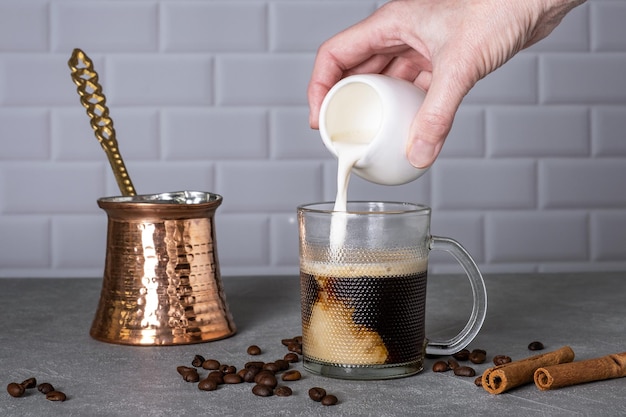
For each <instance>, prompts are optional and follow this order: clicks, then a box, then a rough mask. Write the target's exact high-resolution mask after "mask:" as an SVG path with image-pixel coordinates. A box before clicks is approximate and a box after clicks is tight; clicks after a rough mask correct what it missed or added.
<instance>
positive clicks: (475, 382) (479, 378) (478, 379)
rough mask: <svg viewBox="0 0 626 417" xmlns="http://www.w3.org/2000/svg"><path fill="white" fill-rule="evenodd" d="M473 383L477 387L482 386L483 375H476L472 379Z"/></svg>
mask: <svg viewBox="0 0 626 417" xmlns="http://www.w3.org/2000/svg"><path fill="white" fill-rule="evenodd" d="M474 385H476V386H477V387H482V386H483V377H482V375H481V376H479V377H477V378H476V379H475V380H474Z"/></svg>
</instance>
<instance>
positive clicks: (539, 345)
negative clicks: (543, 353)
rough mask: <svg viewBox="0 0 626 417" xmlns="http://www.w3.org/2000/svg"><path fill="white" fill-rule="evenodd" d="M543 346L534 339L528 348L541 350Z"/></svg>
mask: <svg viewBox="0 0 626 417" xmlns="http://www.w3.org/2000/svg"><path fill="white" fill-rule="evenodd" d="M543 348H544V346H543V343H541V342H538V341H534V342H530V344H529V345H528V350H542V349H543Z"/></svg>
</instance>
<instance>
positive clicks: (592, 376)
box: [534, 352, 626, 391]
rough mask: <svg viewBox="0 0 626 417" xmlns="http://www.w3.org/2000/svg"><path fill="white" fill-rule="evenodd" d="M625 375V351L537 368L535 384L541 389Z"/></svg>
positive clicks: (545, 389)
mask: <svg viewBox="0 0 626 417" xmlns="http://www.w3.org/2000/svg"><path fill="white" fill-rule="evenodd" d="M624 376H626V352H623V353H615V354H613V355H606V356H602V357H600V358H595V359H587V360H584V361H578V362H572V363H565V364H560V365H552V366H545V367H541V368H538V369H537V370H536V371H535V375H534V378H535V385H537V388H539V389H540V390H542V391H547V390H550V389H556V388H561V387H567V386H570V385H576V384H583V383H585V382H592V381H601V380H603V379H611V378H621V377H624Z"/></svg>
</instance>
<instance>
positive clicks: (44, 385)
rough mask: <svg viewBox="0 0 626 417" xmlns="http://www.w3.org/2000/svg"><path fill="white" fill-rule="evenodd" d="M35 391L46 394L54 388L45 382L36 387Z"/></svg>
mask: <svg viewBox="0 0 626 417" xmlns="http://www.w3.org/2000/svg"><path fill="white" fill-rule="evenodd" d="M37 390H39V392H41V393H42V394H47V393H49V392H50V391H54V387H53V386H52V384H49V383H47V382H43V383H41V384H39V385H37Z"/></svg>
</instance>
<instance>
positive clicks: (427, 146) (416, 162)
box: [408, 140, 437, 168]
mask: <svg viewBox="0 0 626 417" xmlns="http://www.w3.org/2000/svg"><path fill="white" fill-rule="evenodd" d="M436 150H437V147H436V146H435V145H433V144H432V143H430V142H426V141H423V140H417V141H416V142H415V143H414V144H413V145H412V146H411V148H410V149H409V155H408V157H409V162H410V163H411V165H413V166H414V167H416V168H426V167H428V166H429V165H430V164H432V162H433V159H434V158H435V152H436Z"/></svg>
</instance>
